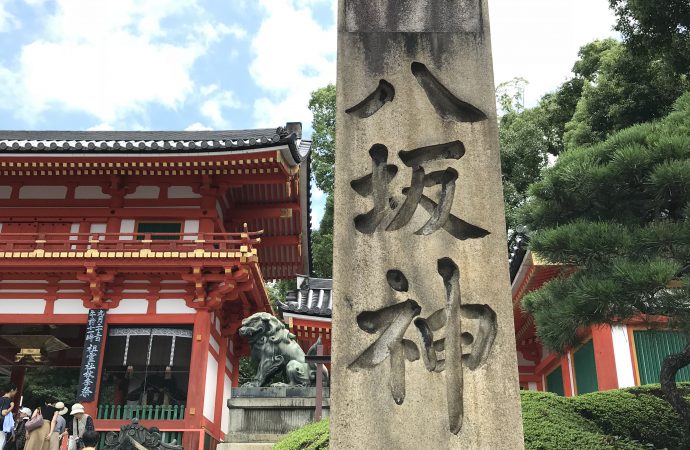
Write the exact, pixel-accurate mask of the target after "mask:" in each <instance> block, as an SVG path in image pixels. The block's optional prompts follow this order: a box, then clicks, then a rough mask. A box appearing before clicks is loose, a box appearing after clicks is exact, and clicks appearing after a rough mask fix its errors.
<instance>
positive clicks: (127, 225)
mask: <svg viewBox="0 0 690 450" xmlns="http://www.w3.org/2000/svg"><path fill="white" fill-rule="evenodd" d="M120 233H134V220H133V219H123V220H122V221H121V222H120ZM120 240H122V241H131V240H132V236H120Z"/></svg>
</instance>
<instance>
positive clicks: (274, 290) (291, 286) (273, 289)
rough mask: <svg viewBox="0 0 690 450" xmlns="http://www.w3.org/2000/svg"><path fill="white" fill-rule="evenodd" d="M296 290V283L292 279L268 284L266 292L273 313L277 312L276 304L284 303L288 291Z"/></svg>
mask: <svg viewBox="0 0 690 450" xmlns="http://www.w3.org/2000/svg"><path fill="white" fill-rule="evenodd" d="M295 289H297V281H296V280H294V279H289V280H278V281H276V282H274V283H269V284H268V285H267V286H266V290H267V291H268V299H269V300H270V301H271V307H272V308H273V310H274V311H277V310H278V302H283V303H284V302H285V296H286V295H287V293H288V291H292V290H295Z"/></svg>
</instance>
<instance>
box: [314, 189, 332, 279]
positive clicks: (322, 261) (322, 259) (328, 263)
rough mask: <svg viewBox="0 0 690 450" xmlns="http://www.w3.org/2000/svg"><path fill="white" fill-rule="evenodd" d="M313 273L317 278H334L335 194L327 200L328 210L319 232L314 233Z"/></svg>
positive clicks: (325, 212) (330, 195)
mask: <svg viewBox="0 0 690 450" xmlns="http://www.w3.org/2000/svg"><path fill="white" fill-rule="evenodd" d="M311 243H312V249H311V252H312V272H313V275H314V276H316V277H321V278H330V277H332V276H333V194H328V197H327V198H326V209H325V211H324V214H323V218H322V219H321V225H320V226H319V229H318V230H317V231H314V232H312V235H311Z"/></svg>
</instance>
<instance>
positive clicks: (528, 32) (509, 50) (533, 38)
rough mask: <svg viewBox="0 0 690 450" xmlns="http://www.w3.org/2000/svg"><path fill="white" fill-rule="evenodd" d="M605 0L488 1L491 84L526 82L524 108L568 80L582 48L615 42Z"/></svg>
mask: <svg viewBox="0 0 690 450" xmlns="http://www.w3.org/2000/svg"><path fill="white" fill-rule="evenodd" d="M608 4H609V2H608V0H580V1H573V0H521V1H515V0H489V6H490V15H491V40H492V45H493V59H494V75H495V80H496V83H497V84H498V83H502V82H504V81H508V80H511V79H512V78H514V77H523V78H525V79H527V81H528V82H529V85H528V86H527V89H526V93H525V94H526V95H525V96H526V104H527V106H533V105H534V104H536V102H537V100H539V98H541V96H542V95H544V94H545V93H547V92H549V91H552V90H554V89H556V88H557V87H558V86H559V85H560V84H561V83H563V82H564V81H566V79H567V78H568V77H569V75H570V72H571V69H572V67H573V64H574V63H575V61H576V60H577V52H578V50H579V49H580V47H581V46H583V45H584V44H586V43H588V42H591V41H593V40H595V39H600V38H606V37H611V36H615V34H614V32H613V31H612V26H613V24H614V22H615V17H614V15H613V13H612V12H611V11H610V10H609V8H608Z"/></svg>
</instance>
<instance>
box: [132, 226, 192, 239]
mask: <svg viewBox="0 0 690 450" xmlns="http://www.w3.org/2000/svg"><path fill="white" fill-rule="evenodd" d="M181 232H182V222H138V223H137V233H142V234H143V233H151V240H154V241H176V240H178V239H180V235H179V234H178V235H177V236H163V235H160V234H154V233H181ZM143 239H144V236H143V235H139V236H137V240H140V241H141V240H143Z"/></svg>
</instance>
